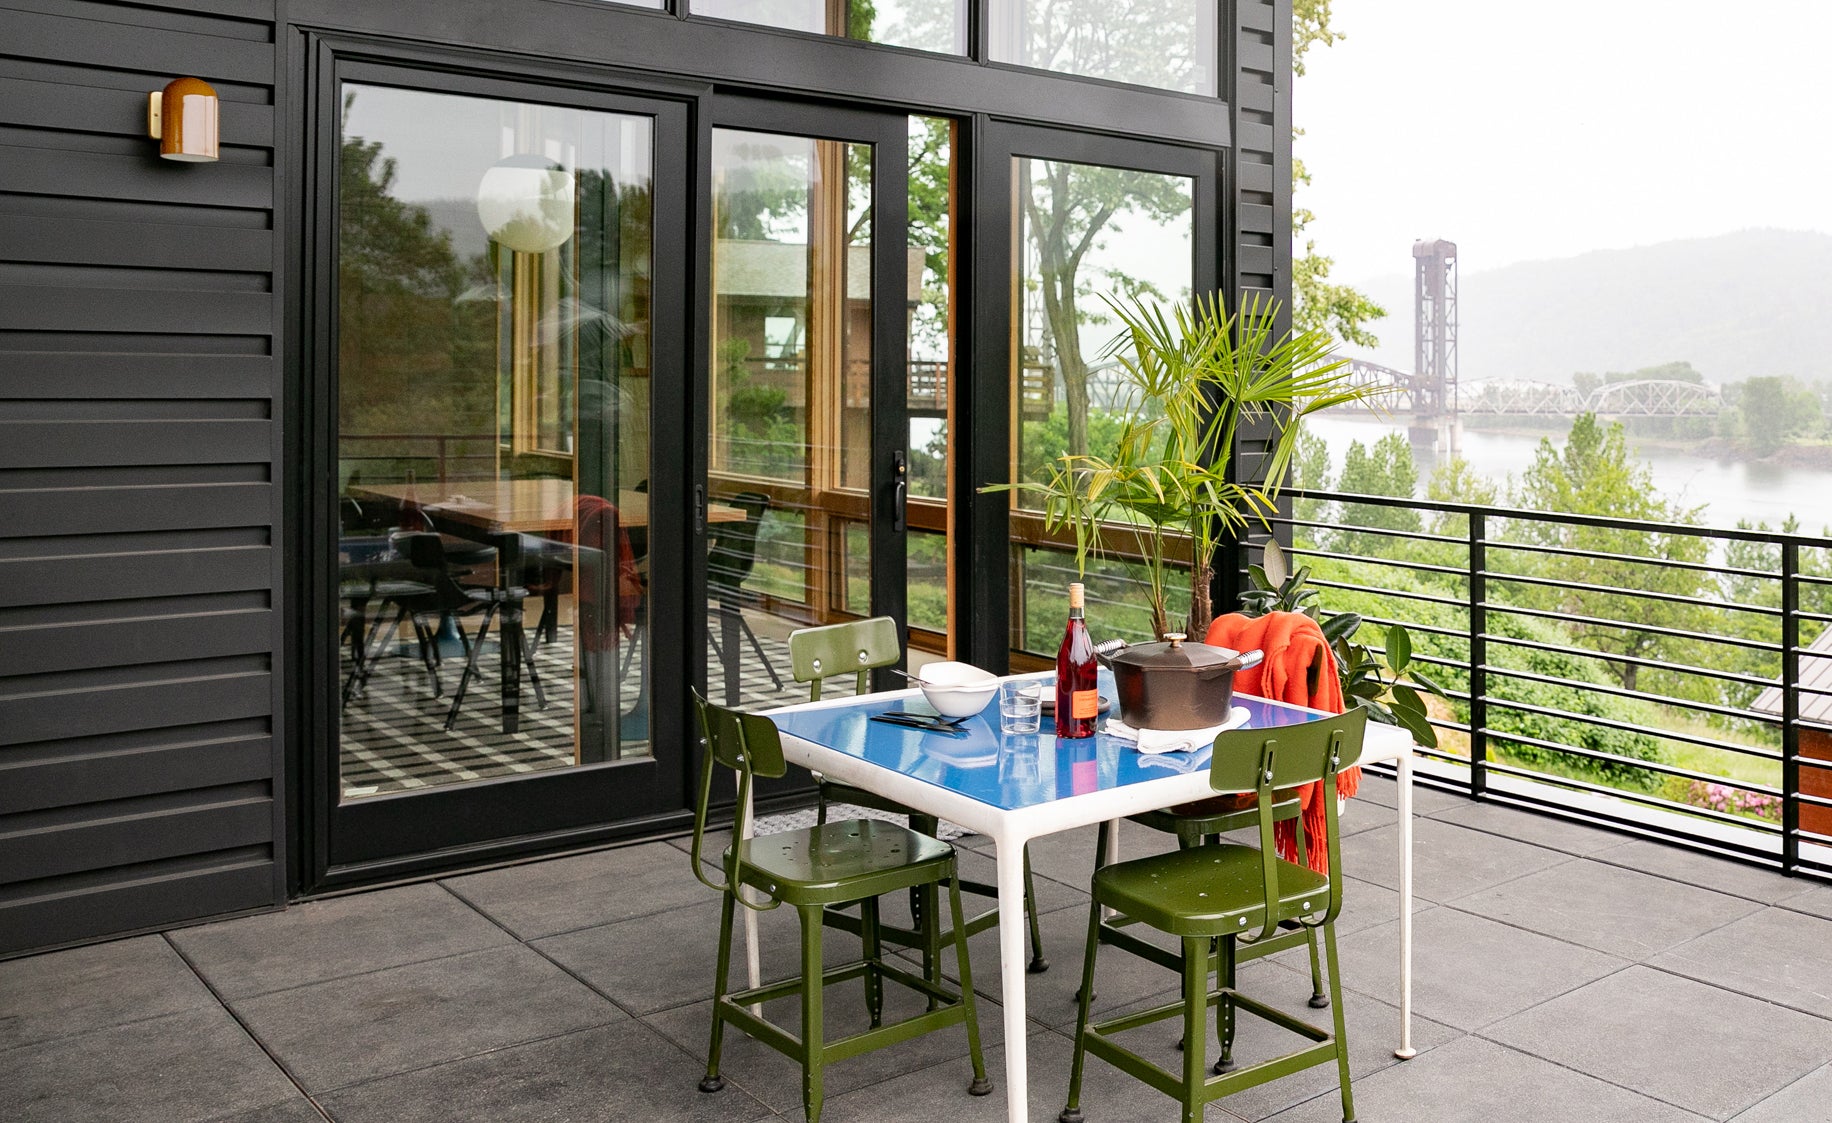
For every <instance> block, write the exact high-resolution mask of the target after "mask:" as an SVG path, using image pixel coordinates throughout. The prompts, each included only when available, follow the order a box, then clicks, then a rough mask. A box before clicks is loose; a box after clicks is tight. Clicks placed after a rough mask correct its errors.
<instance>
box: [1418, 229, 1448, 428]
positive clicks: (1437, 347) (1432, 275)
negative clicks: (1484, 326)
mask: <svg viewBox="0 0 1832 1123" xmlns="http://www.w3.org/2000/svg"><path fill="white" fill-rule="evenodd" d="M1412 259H1413V262H1414V264H1415V265H1416V266H1417V280H1416V282H1415V284H1414V286H1413V296H1414V307H1415V309H1416V314H1415V318H1414V320H1413V336H1412V338H1413V359H1412V370H1413V372H1414V373H1413V382H1412V418H1413V423H1414V425H1415V426H1418V427H1421V428H1436V426H1437V425H1438V423H1439V422H1440V421H1450V422H1452V423H1453V424H1454V422H1455V420H1456V416H1457V244H1456V243H1455V242H1447V241H1445V240H1444V239H1442V238H1425V239H1422V240H1420V241H1417V242H1414V243H1412Z"/></svg>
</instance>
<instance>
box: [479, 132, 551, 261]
mask: <svg viewBox="0 0 1832 1123" xmlns="http://www.w3.org/2000/svg"><path fill="white" fill-rule="evenodd" d="M573 205H574V190H573V177H572V175H571V174H570V173H568V172H567V171H566V169H565V168H562V167H561V166H560V165H559V164H556V163H554V162H553V161H552V160H549V159H547V158H546V157H544V156H536V155H533V154H532V153H522V154H520V155H516V156H507V157H504V158H503V159H501V160H498V161H497V162H496V163H495V164H493V165H491V167H490V170H489V171H487V172H485V173H483V182H481V183H479V184H478V185H477V219H478V221H480V222H482V223H483V228H484V231H485V233H487V234H489V236H490V240H491V241H492V242H495V243H497V244H498V245H500V246H504V247H506V248H508V249H511V250H514V251H516V252H517V253H546V252H547V251H548V250H552V249H558V248H559V247H560V246H563V245H565V244H566V241H567V239H569V238H571V237H572V236H573V224H574V222H575V216H574V213H573Z"/></svg>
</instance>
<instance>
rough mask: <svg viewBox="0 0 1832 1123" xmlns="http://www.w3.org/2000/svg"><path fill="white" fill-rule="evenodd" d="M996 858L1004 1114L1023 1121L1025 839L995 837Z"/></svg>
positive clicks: (1010, 1122) (1026, 1096)
mask: <svg viewBox="0 0 1832 1123" xmlns="http://www.w3.org/2000/svg"><path fill="white" fill-rule="evenodd" d="M996 847H997V849H996V852H995V855H994V857H995V860H996V862H997V865H998V878H999V988H1000V989H999V998H1000V1001H1001V1002H1002V1003H1003V1005H1004V1008H1005V1118H1006V1120H1007V1123H1026V1120H1027V1119H1028V1116H1029V1105H1030V1086H1029V1081H1028V1076H1029V1068H1028V1065H1029V1063H1030V1060H1029V1058H1028V1057H1027V1056H1026V1055H1025V1024H1024V981H1025V979H1026V978H1028V976H1027V975H1026V974H1025V973H1024V965H1025V962H1026V952H1025V949H1024V934H1025V928H1024V840H1023V839H1021V838H1019V839H1008V838H1002V837H1001V838H998V839H997V840H996Z"/></svg>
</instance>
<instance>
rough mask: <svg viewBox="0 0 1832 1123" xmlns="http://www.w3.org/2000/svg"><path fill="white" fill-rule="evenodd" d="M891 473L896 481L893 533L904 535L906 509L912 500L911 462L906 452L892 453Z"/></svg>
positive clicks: (893, 491)
mask: <svg viewBox="0 0 1832 1123" xmlns="http://www.w3.org/2000/svg"><path fill="white" fill-rule="evenodd" d="M891 473H892V477H893V479H895V480H896V482H895V483H893V484H892V485H891V532H892V533H893V534H902V533H903V531H904V528H905V526H906V525H907V524H906V520H905V518H904V508H905V507H906V506H907V505H908V504H909V500H910V479H909V477H910V462H909V456H908V454H907V453H905V452H904V450H902V449H898V450H897V451H896V452H893V453H891Z"/></svg>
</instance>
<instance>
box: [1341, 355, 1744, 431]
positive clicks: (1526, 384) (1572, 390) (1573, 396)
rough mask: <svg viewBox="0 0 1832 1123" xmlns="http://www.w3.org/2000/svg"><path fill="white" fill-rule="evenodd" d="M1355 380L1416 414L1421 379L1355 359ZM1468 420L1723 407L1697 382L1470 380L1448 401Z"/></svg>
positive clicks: (1390, 408)
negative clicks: (1588, 384)
mask: <svg viewBox="0 0 1832 1123" xmlns="http://www.w3.org/2000/svg"><path fill="white" fill-rule="evenodd" d="M1349 380H1350V381H1351V382H1352V383H1353V384H1355V385H1356V386H1363V387H1374V388H1376V389H1377V390H1382V391H1384V392H1383V393H1379V394H1377V395H1376V397H1375V398H1374V400H1373V401H1372V402H1370V403H1369V404H1370V405H1371V406H1374V407H1377V408H1378V409H1380V410H1381V411H1384V412H1386V413H1405V414H1412V413H1416V412H1417V411H1416V409H1415V400H1416V389H1415V388H1416V385H1417V381H1418V380H1417V377H1416V376H1415V375H1414V374H1412V372H1410V371H1403V370H1397V369H1395V368H1393V367H1388V366H1382V365H1381V364H1379V363H1371V362H1368V361H1366V360H1365V359H1351V360H1350V361H1349ZM1447 404H1448V406H1449V412H1450V413H1452V414H1454V415H1459V416H1463V417H1576V416H1577V415H1578V414H1580V413H1594V414H1596V415H1597V416H1599V417H1715V416H1717V414H1718V411H1719V410H1720V409H1722V408H1723V401H1722V399H1721V398H1720V397H1719V395H1718V391H1717V388H1716V387H1714V386H1706V385H1703V384H1702V383H1697V382H1675V381H1669V380H1665V379H1636V380H1635V381H1632V382H1609V383H1605V384H1603V385H1602V386H1599V387H1597V388H1596V389H1594V390H1592V391H1590V392H1589V393H1583V392H1581V391H1579V390H1578V388H1577V387H1575V386H1568V385H1560V384H1558V383H1556V382H1534V381H1530V380H1527V379H1490V380H1487V381H1482V382H1465V383H1463V385H1462V386H1461V387H1459V388H1458V392H1457V394H1456V395H1455V396H1454V397H1453V398H1452V399H1451V400H1450V402H1449V403H1447Z"/></svg>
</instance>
